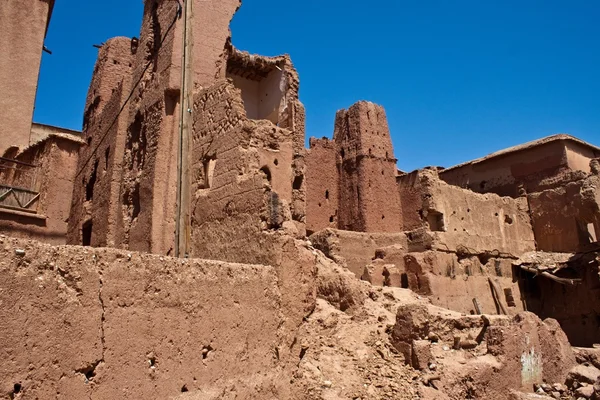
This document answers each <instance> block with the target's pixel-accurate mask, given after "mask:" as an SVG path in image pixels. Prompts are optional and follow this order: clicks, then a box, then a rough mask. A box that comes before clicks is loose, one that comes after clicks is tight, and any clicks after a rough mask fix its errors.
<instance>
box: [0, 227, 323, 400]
mask: <svg viewBox="0 0 600 400" xmlns="http://www.w3.org/2000/svg"><path fill="white" fill-rule="evenodd" d="M0 242H1V245H0V253H1V257H0V277H1V279H0V282H1V283H0V304H2V307H1V308H0V321H1V322H0V326H1V327H2V329H0V341H1V342H2V344H3V345H2V347H1V348H0V356H1V357H0V373H1V375H2V386H1V387H0V391H1V393H0V397H3V398H4V397H6V398H12V397H11V396H14V394H13V391H14V388H15V387H16V386H17V385H18V387H19V396H20V397H19V398H21V399H24V400H25V399H34V398H44V399H45V398H58V399H84V398H94V399H116V398H119V399H139V398H171V397H174V396H177V395H179V394H181V393H182V392H185V391H194V390H200V389H204V388H206V387H212V386H217V387H229V386H235V387H236V388H237V389H238V390H240V391H241V393H246V395H244V396H245V397H243V398H261V396H264V394H262V395H261V394H260V393H261V392H263V393H264V391H266V392H268V393H273V395H275V396H276V397H279V396H280V395H278V394H277V393H278V391H279V390H283V386H284V385H282V384H278V383H277V382H284V381H285V379H283V375H281V374H283V370H284V368H285V367H286V365H287V361H286V357H288V356H287V355H288V354H289V352H288V350H287V349H288V348H289V346H288V342H291V338H290V335H292V333H290V332H289V331H286V330H285V326H286V325H285V324H284V322H285V321H286V320H287V319H288V318H290V317H289V315H291V314H293V311H294V309H287V308H282V305H281V298H282V297H281V296H282V290H283V291H285V289H284V288H283V286H281V283H280V282H279V281H278V278H277V275H276V273H275V271H274V270H273V268H271V267H266V266H258V265H240V264H233V263H224V262H216V261H203V260H194V261H183V260H176V259H171V258H168V257H166V258H165V257H161V256H158V255H141V254H137V253H133V254H131V253H127V252H124V251H119V250H110V249H94V250H90V249H85V248H81V247H51V246H48V245H43V244H39V243H36V242H31V241H20V240H16V239H8V238H5V237H3V236H0ZM17 250H19V251H17ZM312 262H313V263H314V259H312ZM313 301H314V299H313ZM296 311H297V310H296ZM292 348H293V346H292ZM295 351H296V350H294V352H295ZM298 351H299V349H298ZM293 358H294V359H296V356H295V355H294V357H293ZM296 362H297V361H296ZM252 396H255V397H252ZM256 396H258V397H256Z"/></svg>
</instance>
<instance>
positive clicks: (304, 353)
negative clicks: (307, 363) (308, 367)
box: [300, 347, 308, 360]
mask: <svg viewBox="0 0 600 400" xmlns="http://www.w3.org/2000/svg"><path fill="white" fill-rule="evenodd" d="M307 351H308V349H307V348H306V347H303V348H302V350H300V359H301V360H302V359H303V358H304V356H305V355H306V352H307Z"/></svg>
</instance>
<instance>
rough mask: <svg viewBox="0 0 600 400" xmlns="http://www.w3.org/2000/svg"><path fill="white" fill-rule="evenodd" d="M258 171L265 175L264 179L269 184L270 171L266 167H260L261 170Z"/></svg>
mask: <svg viewBox="0 0 600 400" xmlns="http://www.w3.org/2000/svg"><path fill="white" fill-rule="evenodd" d="M260 171H261V172H262V173H263V174H265V178H267V181H269V183H271V179H272V176H271V170H270V169H269V168H268V167H262V168H261V169H260Z"/></svg>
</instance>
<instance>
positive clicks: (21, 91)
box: [0, 0, 54, 156]
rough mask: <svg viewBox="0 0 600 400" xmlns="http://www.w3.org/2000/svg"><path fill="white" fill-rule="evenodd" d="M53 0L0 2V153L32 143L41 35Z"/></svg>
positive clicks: (42, 41)
mask: <svg viewBox="0 0 600 400" xmlns="http://www.w3.org/2000/svg"><path fill="white" fill-rule="evenodd" d="M53 6H54V0H4V1H2V2H1V3H0V21H2V24H0V25H1V26H0V54H2V57H0V71H2V73H0V93H1V94H2V95H0V156H2V155H4V154H5V152H6V150H8V149H9V148H10V147H16V148H19V149H21V150H23V149H25V148H26V147H27V146H28V145H29V144H30V143H32V142H31V140H30V132H31V120H32V118H33V108H34V105H35V96H36V92H37V86H38V76H39V72H40V64H41V59H42V48H43V46H44V38H45V37H46V31H47V28H48V24H49V22H50V16H51V14H52V8H53Z"/></svg>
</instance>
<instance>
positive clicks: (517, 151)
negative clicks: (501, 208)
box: [440, 134, 600, 197]
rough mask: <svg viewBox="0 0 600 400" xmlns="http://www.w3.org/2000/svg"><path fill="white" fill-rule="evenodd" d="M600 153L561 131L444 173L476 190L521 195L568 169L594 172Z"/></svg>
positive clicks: (442, 176) (444, 178)
mask: <svg viewBox="0 0 600 400" xmlns="http://www.w3.org/2000/svg"><path fill="white" fill-rule="evenodd" d="M599 155H600V148H598V147H596V146H593V145H591V144H589V143H586V142H584V141H582V140H579V139H577V138H574V137H573V136H570V135H565V134H560V135H554V136H549V137H546V138H543V139H540V140H536V141H533V142H530V143H525V144H522V145H519V146H515V147H511V148H509V149H505V150H501V151H499V152H497V153H493V154H490V155H488V156H486V157H483V158H480V159H477V160H474V161H470V162H467V163H464V164H460V165H457V166H455V167H452V168H448V169H445V170H444V171H442V172H441V173H440V177H441V178H442V179H443V180H444V181H446V182H448V183H450V184H452V185H456V186H460V187H464V188H468V189H471V190H473V191H475V192H479V193H490V192H491V193H496V194H499V195H501V196H511V197H518V196H520V192H521V191H522V190H526V191H527V192H535V191H538V189H539V188H538V184H539V182H541V181H543V180H544V179H548V178H551V177H555V176H558V175H560V174H562V173H564V172H567V171H582V172H586V173H587V172H590V169H589V168H590V167H589V163H590V160H591V159H593V158H596V157H598V156H599Z"/></svg>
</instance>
